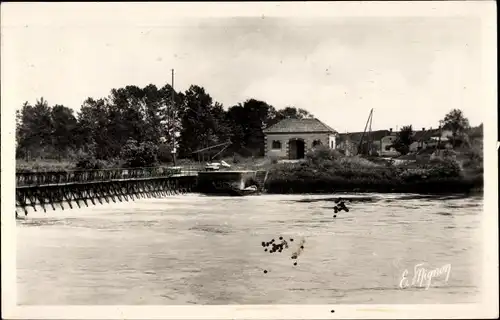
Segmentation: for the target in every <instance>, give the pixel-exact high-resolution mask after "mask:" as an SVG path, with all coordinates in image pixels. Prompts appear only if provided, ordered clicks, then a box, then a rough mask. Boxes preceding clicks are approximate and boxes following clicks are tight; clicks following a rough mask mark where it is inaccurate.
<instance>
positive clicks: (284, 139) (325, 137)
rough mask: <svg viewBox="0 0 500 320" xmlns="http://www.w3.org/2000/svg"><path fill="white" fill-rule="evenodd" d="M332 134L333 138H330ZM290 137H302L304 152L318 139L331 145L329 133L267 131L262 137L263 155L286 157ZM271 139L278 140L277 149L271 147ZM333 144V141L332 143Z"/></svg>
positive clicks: (323, 143) (324, 143) (326, 144)
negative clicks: (278, 146) (278, 145)
mask: <svg viewBox="0 0 500 320" xmlns="http://www.w3.org/2000/svg"><path fill="white" fill-rule="evenodd" d="M330 136H333V138H330ZM290 139H302V140H304V143H305V153H307V152H308V151H310V150H311V149H312V147H313V142H314V141H316V140H318V141H320V142H321V144H322V145H325V146H331V139H335V137H334V135H333V134H330V133H268V134H266V135H265V137H264V145H265V149H264V150H265V155H266V156H268V157H277V158H281V159H283V158H288V151H289V141H290ZM273 141H279V142H280V148H279V149H273ZM333 145H334V146H335V143H334V144H333Z"/></svg>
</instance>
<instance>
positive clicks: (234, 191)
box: [213, 183, 259, 197]
mask: <svg viewBox="0 0 500 320" xmlns="http://www.w3.org/2000/svg"><path fill="white" fill-rule="evenodd" d="M213 187H214V189H215V191H216V192H215V194H227V195H230V196H233V197H242V196H249V195H252V194H257V193H258V192H259V188H258V187H257V186H255V185H252V186H249V187H246V188H244V189H239V188H236V187H234V186H232V185H231V184H229V183H225V184H224V185H223V186H216V185H215V184H213Z"/></svg>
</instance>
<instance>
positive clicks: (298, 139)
mask: <svg viewBox="0 0 500 320" xmlns="http://www.w3.org/2000/svg"><path fill="white" fill-rule="evenodd" d="M263 132H264V139H265V140H264V141H265V155H266V156H274V157H277V158H281V159H302V158H304V156H305V153H306V152H307V151H309V150H311V149H312V148H314V147H315V146H318V145H325V146H328V147H329V148H331V149H335V147H336V138H337V135H338V133H337V131H335V130H334V129H332V128H330V127H329V126H327V125H326V124H324V123H323V122H321V121H319V120H318V119H316V118H313V119H284V120H282V121H280V122H278V123H276V124H275V125H272V126H270V127H269V128H267V129H264V130H263Z"/></svg>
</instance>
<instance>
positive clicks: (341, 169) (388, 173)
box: [265, 158, 483, 194]
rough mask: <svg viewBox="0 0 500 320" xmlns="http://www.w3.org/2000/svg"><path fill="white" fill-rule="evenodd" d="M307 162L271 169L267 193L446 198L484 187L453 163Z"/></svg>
mask: <svg viewBox="0 0 500 320" xmlns="http://www.w3.org/2000/svg"><path fill="white" fill-rule="evenodd" d="M358 159H359V158H358ZM308 160H309V161H306V162H303V163H298V164H278V165H276V166H275V167H274V168H272V169H271V170H270V171H269V175H268V179H267V181H266V186H265V188H266V190H267V192H268V193H275V194H290V193H331V192H381V193H388V192H394V193H427V194H446V193H471V192H478V191H480V190H482V187H483V175H482V173H481V174H477V175H474V176H465V175H464V174H463V171H462V169H461V167H460V165H459V164H458V163H457V162H456V161H454V160H437V161H432V162H430V163H428V164H426V165H422V166H421V167H420V168H408V167H404V166H377V165H374V164H373V163H365V162H366V160H365V159H360V160H357V159H356V158H352V160H349V158H340V159H328V160H325V161H311V159H308ZM359 162H361V163H359Z"/></svg>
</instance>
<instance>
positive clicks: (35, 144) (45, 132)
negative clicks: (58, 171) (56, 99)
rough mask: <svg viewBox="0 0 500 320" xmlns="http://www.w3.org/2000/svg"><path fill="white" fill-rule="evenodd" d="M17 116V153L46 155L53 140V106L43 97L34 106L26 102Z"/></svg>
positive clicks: (20, 154)
mask: <svg viewBox="0 0 500 320" xmlns="http://www.w3.org/2000/svg"><path fill="white" fill-rule="evenodd" d="M16 118H17V119H16V121H17V123H16V127H17V128H16V136H17V137H16V138H17V149H18V150H17V152H16V153H17V154H18V155H19V156H27V155H31V156H35V157H37V156H46V155H47V154H48V153H47V151H49V152H50V151H51V150H50V148H51V147H52V142H53V140H52V130H53V123H52V117H51V107H50V106H49V105H48V103H47V101H46V100H45V99H44V98H43V97H42V98H40V100H38V101H37V102H36V104H35V105H34V106H31V105H30V104H29V103H28V102H26V103H24V105H23V107H22V109H21V111H20V112H18V113H17V115H16Z"/></svg>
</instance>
